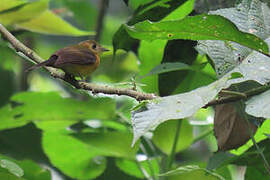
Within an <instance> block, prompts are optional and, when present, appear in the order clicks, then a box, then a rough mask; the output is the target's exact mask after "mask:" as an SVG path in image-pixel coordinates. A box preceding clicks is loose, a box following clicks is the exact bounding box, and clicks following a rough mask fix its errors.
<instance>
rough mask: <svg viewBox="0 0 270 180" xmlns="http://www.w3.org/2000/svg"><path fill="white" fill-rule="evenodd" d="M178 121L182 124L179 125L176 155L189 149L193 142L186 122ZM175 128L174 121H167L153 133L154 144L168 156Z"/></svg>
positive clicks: (189, 126) (189, 127)
mask: <svg viewBox="0 0 270 180" xmlns="http://www.w3.org/2000/svg"><path fill="white" fill-rule="evenodd" d="M178 121H182V122H181V124H180V134H179V137H178V141H177V145H176V148H175V152H176V153H177V152H180V151H182V150H184V149H186V148H187V147H189V146H190V145H191V143H192V140H193V134H192V126H191V125H190V124H189V123H188V121H187V120H178ZM177 126H178V122H177V121H176V120H175V121H167V122H165V123H163V124H161V125H159V126H158V127H157V129H156V130H155V131H154V136H153V142H154V144H155V145H156V146H157V147H158V148H160V149H161V150H162V152H164V153H166V154H170V153H171V152H172V147H173V143H174V139H175V134H176V129H177Z"/></svg>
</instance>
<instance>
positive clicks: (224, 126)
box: [214, 103, 257, 151]
mask: <svg viewBox="0 0 270 180" xmlns="http://www.w3.org/2000/svg"><path fill="white" fill-rule="evenodd" d="M234 104H235V103H228V104H221V105H217V106H216V107H215V118H214V132H215V136H216V139H217V143H218V151H227V150H230V149H236V148H238V147H240V146H242V145H243V144H245V143H246V142H247V141H248V140H249V139H250V131H249V126H250V129H251V131H252V133H254V134H255V132H256V130H257V126H256V125H254V124H252V123H249V125H248V124H247V121H246V120H245V119H244V117H243V115H241V114H240V112H238V111H237V108H236V106H235V105H234Z"/></svg>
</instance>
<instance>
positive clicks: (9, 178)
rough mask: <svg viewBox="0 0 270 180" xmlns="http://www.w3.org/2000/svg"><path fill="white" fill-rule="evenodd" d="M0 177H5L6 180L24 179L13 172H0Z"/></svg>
mask: <svg viewBox="0 0 270 180" xmlns="http://www.w3.org/2000/svg"><path fill="white" fill-rule="evenodd" d="M0 179H7V180H24V178H19V177H17V176H15V175H13V174H9V173H5V172H0Z"/></svg>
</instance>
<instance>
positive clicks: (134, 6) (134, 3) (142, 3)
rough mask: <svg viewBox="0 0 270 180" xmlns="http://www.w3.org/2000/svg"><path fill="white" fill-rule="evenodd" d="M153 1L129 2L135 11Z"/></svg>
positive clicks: (132, 0)
mask: <svg viewBox="0 0 270 180" xmlns="http://www.w3.org/2000/svg"><path fill="white" fill-rule="evenodd" d="M152 1H153V0H128V6H129V7H131V8H132V9H134V10H135V9H137V8H138V7H140V6H142V5H145V4H148V3H150V2H152Z"/></svg>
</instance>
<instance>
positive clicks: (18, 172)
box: [0, 158, 24, 177]
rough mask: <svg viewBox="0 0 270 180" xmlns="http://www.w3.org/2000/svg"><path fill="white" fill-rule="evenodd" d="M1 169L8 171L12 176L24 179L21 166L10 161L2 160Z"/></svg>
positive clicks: (0, 159) (0, 161)
mask: <svg viewBox="0 0 270 180" xmlns="http://www.w3.org/2000/svg"><path fill="white" fill-rule="evenodd" d="M0 167H1V168H4V169H7V170H8V171H9V172H10V173H11V174H14V175H15V176H17V177H22V176H23V174H24V172H23V169H22V168H21V167H20V166H18V165H17V164H16V163H14V162H12V161H10V160H8V159H2V158H0Z"/></svg>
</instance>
